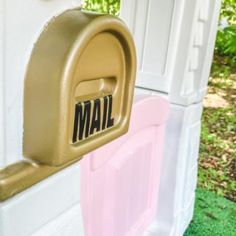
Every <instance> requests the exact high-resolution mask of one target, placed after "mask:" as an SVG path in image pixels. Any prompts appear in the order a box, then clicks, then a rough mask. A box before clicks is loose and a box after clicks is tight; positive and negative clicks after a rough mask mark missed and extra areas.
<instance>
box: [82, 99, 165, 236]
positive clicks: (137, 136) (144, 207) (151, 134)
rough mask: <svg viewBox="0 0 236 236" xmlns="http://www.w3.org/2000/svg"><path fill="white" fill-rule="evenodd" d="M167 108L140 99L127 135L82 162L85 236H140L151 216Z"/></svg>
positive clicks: (155, 193) (153, 211) (152, 100)
mask: <svg viewBox="0 0 236 236" xmlns="http://www.w3.org/2000/svg"><path fill="white" fill-rule="evenodd" d="M168 113H169V104H168V102H167V101H166V100H165V99H162V98H159V97H147V98H145V97H144V98H142V97H141V98H139V99H137V100H136V102H135V104H134V106H133V108H132V115H131V123H130V128H129V131H128V133H127V134H125V135H124V136H122V137H120V138H118V139H117V140H115V141H113V142H111V143H109V144H107V145H105V146H103V147H101V148H99V149H97V150H96V151H94V152H92V153H90V154H88V155H86V156H85V157H84V159H83V160H82V161H81V173H82V175H81V181H82V184H81V187H82V189H81V203H82V210H83V219H84V226H85V235H86V236H93V235H99V236H110V235H113V236H124V235H126V236H128V235H129V236H131V235H142V233H143V232H144V231H145V229H146V228H147V227H148V225H149V224H150V223H151V221H152V219H153V218H154V216H155V211H156V203H157V195H158V185H159V178H160V171H161V170H160V168H161V160H162V155H163V154H162V149H163V141H164V133H165V123H166V120H167V117H168Z"/></svg>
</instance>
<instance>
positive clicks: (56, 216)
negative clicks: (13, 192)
mask: <svg viewBox="0 0 236 236" xmlns="http://www.w3.org/2000/svg"><path fill="white" fill-rule="evenodd" d="M79 4H80V0H57V1H56V0H34V1H32V0H24V1H21V0H0V130H1V131H0V167H4V166H6V165H7V164H9V163H12V162H16V161H17V160H19V159H20V158H22V150H21V149H22V134H23V127H22V120H23V119H22V115H23V114H22V113H23V106H22V102H23V82H24V73H25V68H26V66H27V62H28V60H29V56H30V52H31V49H32V47H33V44H34V42H35V41H36V39H37V37H38V35H39V34H40V32H41V30H42V29H43V27H44V25H45V24H46V23H47V22H48V21H49V20H50V19H51V18H52V17H53V16H55V15H57V14H59V13H61V12H62V11H63V10H66V9H68V8H72V7H75V6H78V5H79ZM0 235H1V236H16V235H17V236H29V235H33V236H45V235H46V236H62V235H70V236H78V235H81V236H83V235H84V234H83V225H82V216H81V209H80V164H79V163H78V164H76V165H73V166H71V167H69V168H67V169H65V170H63V171H61V172H60V173H58V174H56V175H54V176H52V177H50V178H48V179H46V180H45V181H43V182H41V183H39V184H37V185H35V186H33V187H32V188H30V189H28V190H26V191H24V192H22V193H20V194H18V195H17V196H15V197H13V198H11V199H9V200H7V201H4V202H2V203H0Z"/></svg>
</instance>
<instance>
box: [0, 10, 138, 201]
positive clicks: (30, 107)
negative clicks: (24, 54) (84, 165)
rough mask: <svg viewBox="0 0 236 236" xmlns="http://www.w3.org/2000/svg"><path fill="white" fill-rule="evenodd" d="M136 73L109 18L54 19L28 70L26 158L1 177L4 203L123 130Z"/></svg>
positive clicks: (124, 36)
mask: <svg viewBox="0 0 236 236" xmlns="http://www.w3.org/2000/svg"><path fill="white" fill-rule="evenodd" d="M135 72H136V55H135V48H134V43H133V40H132V37H131V35H130V33H129V32H128V30H127V28H126V26H125V25H124V23H123V22H122V21H121V20H120V19H118V18H116V17H113V16H108V15H98V14H94V13H89V12H84V11H81V10H80V9H72V10H68V11H66V12H64V13H62V14H61V15H59V16H57V17H55V18H53V19H52V20H51V21H50V22H49V23H48V24H47V25H46V27H45V28H44V30H43V31H42V33H41V35H40V36H39V38H38V40H37V42H36V43H35V45H34V48H33V51H32V54H31V57H30V60H29V64H28V66H27V70H26V78H25V90H24V135H23V137H24V141H23V152H24V156H25V157H26V158H28V160H27V161H22V162H19V163H16V164H14V165H12V166H8V167H7V168H6V169H4V170H1V171H0V200H4V199H6V198H8V197H10V196H12V195H14V194H16V193H18V192H20V191H22V190H23V189H26V188H28V187H29V186H31V185H33V184H35V183H36V182H39V181H40V180H42V179H44V178H45V177H47V176H49V175H51V174H53V173H55V172H57V171H59V170H61V169H62V168H64V167H66V166H68V165H69V164H71V163H73V162H74V161H76V160H79V159H80V158H81V157H82V155H83V154H85V153H88V152H90V151H92V150H94V149H95V148H97V147H99V146H101V145H103V144H105V143H108V142H109V141H111V140H113V139H115V138H117V137H119V136H120V135H122V134H124V133H125V132H126V131H127V130H128V125H129V118H130V110H131V105H132V98H133V91H134V83H135Z"/></svg>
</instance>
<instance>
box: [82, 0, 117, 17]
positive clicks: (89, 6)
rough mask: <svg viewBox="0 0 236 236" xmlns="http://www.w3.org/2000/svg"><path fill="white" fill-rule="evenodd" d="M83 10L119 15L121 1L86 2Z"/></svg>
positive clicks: (96, 0)
mask: <svg viewBox="0 0 236 236" xmlns="http://www.w3.org/2000/svg"><path fill="white" fill-rule="evenodd" d="M83 8H84V9H86V10H90V11H97V12H101V13H108V14H112V15H119V10H120V0H85V1H84V5H83Z"/></svg>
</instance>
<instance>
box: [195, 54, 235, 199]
mask: <svg viewBox="0 0 236 236" xmlns="http://www.w3.org/2000/svg"><path fill="white" fill-rule="evenodd" d="M226 62H227V61H226V59H224V58H220V57H215V63H214V64H213V67H212V73H211V78H210V80H209V89H208V95H207V96H206V99H205V108H204V112H203V117H202V131H201V145H200V158H199V176H198V186H199V187H201V188H204V189H206V190H210V191H213V192H215V193H216V194H217V195H219V196H224V197H226V198H228V199H230V200H232V201H234V202H236V102H235V101H236V72H235V68H228V66H226V65H224V64H226ZM220 65H221V66H220ZM225 67H227V68H228V69H227V73H225Z"/></svg>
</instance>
